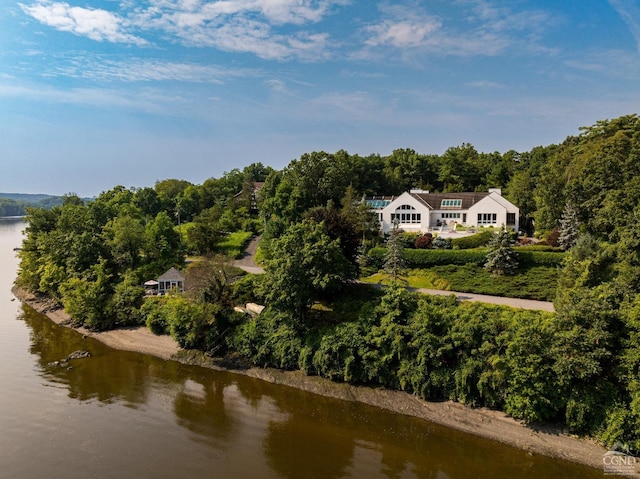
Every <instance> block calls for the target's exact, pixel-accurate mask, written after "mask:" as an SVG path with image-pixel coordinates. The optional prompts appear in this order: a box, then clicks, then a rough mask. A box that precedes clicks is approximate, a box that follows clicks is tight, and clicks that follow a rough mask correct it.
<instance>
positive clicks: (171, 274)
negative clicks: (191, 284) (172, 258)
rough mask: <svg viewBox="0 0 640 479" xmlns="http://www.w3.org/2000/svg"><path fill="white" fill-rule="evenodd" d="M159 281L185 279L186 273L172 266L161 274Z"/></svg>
mask: <svg viewBox="0 0 640 479" xmlns="http://www.w3.org/2000/svg"><path fill="white" fill-rule="evenodd" d="M158 281H184V274H182V273H181V272H180V271H178V270H177V269H175V268H173V267H172V268H169V270H168V271H167V272H166V273H164V274H163V275H162V276H160V277H159V278H158Z"/></svg>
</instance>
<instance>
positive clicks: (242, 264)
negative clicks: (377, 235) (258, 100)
mask: <svg viewBox="0 0 640 479" xmlns="http://www.w3.org/2000/svg"><path fill="white" fill-rule="evenodd" d="M259 242H260V237H259V236H256V237H255V238H253V239H252V240H251V242H250V243H249V245H248V246H247V249H246V251H245V253H244V257H243V258H242V259H239V260H236V261H234V265H235V266H237V267H238V268H242V269H243V270H245V271H247V272H248V273H253V274H260V273H264V269H263V268H262V267H260V266H258V265H257V264H256V262H255V261H254V256H255V254H256V249H257V247H258V243H259ZM412 289H413V288H412ZM413 290H414V291H418V292H420V293H424V294H435V295H440V296H449V295H450V294H454V295H456V296H457V297H458V299H460V300H461V301H478V302H481V303H489V304H501V305H504V306H511V307H512V308H520V309H531V310H536V311H555V310H554V308H553V303H550V302H548V301H535V300H533V299H519V298H505V297H502V296H489V295H486V294H475V293H460V292H458V291H444V290H440V289H424V288H420V289H413Z"/></svg>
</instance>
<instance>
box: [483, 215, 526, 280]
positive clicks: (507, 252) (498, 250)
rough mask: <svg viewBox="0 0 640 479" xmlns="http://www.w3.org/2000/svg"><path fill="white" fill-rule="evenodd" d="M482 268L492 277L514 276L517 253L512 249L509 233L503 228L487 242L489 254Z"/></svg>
mask: <svg viewBox="0 0 640 479" xmlns="http://www.w3.org/2000/svg"><path fill="white" fill-rule="evenodd" d="M484 267H485V268H486V269H487V270H488V271H489V272H490V273H491V274H492V275H494V276H498V275H503V274H514V273H515V271H516V269H517V268H518V253H516V251H515V250H514V249H513V239H512V238H511V233H510V232H509V231H508V230H507V228H506V227H505V226H502V228H501V229H500V231H498V232H497V233H495V234H494V235H493V238H491V241H489V252H488V253H487V262H486V263H485V265H484Z"/></svg>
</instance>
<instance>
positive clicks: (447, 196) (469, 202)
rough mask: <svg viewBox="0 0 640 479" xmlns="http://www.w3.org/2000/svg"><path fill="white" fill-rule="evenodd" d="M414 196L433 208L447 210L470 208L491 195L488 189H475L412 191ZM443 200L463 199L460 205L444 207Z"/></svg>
mask: <svg viewBox="0 0 640 479" xmlns="http://www.w3.org/2000/svg"><path fill="white" fill-rule="evenodd" d="M411 195H412V196H413V197H415V198H416V199H418V200H420V201H422V202H423V203H425V204H426V205H427V206H429V207H430V208H431V209H433V210H439V209H447V210H453V209H458V210H468V209H469V208H471V206H473V205H474V204H476V203H477V202H478V201H480V200H481V199H483V198H485V197H486V196H489V193H488V192H487V191H473V192H463V193H411ZM442 200H461V201H462V204H461V206H460V207H455V208H452V207H445V208H442V207H441V204H442Z"/></svg>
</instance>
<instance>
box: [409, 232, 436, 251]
mask: <svg viewBox="0 0 640 479" xmlns="http://www.w3.org/2000/svg"><path fill="white" fill-rule="evenodd" d="M432 243H433V235H432V234H431V233H425V234H423V235H420V236H418V237H417V238H416V240H415V242H414V243H413V246H414V247H415V248H416V249H431V247H432Z"/></svg>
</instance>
